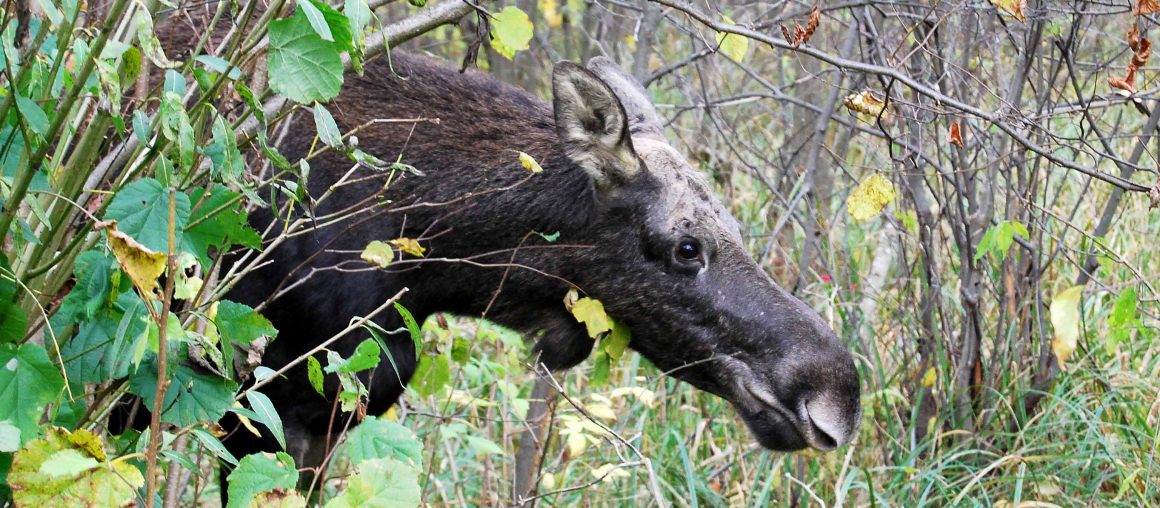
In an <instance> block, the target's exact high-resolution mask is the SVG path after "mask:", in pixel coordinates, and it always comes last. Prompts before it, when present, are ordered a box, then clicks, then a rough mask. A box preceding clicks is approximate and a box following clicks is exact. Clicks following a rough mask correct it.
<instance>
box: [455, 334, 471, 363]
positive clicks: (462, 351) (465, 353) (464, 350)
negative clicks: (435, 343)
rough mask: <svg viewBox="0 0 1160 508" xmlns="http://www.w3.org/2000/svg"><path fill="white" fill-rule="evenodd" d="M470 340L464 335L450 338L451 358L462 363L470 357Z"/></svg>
mask: <svg viewBox="0 0 1160 508" xmlns="http://www.w3.org/2000/svg"><path fill="white" fill-rule="evenodd" d="M470 348H471V341H469V340H467V338H465V337H459V336H456V337H455V338H453V339H451V360H452V361H454V362H455V363H458V364H460V365H464V364H466V363H467V362H468V360H470V359H471V353H470Z"/></svg>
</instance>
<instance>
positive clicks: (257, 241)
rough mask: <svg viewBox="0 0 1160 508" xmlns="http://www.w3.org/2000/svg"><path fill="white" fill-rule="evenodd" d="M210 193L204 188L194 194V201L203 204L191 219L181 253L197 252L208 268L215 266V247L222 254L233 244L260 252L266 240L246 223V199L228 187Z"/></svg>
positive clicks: (184, 236)
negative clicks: (243, 202)
mask: <svg viewBox="0 0 1160 508" xmlns="http://www.w3.org/2000/svg"><path fill="white" fill-rule="evenodd" d="M206 192H207V191H206V190H205V189H203V188H201V187H198V188H195V189H192V190H191V191H190V199H191V200H192V202H194V203H200V204H199V205H198V207H197V209H196V210H194V211H193V212H192V213H191V215H190V217H189V222H188V224H187V225H186V227H185V234H184V235H183V236H182V244H181V250H184V251H187V252H191V253H193V254H194V255H196V256H197V259H198V262H200V263H201V265H202V266H205V267H208V266H210V265H211V264H213V263H212V261H213V260H212V259H210V256H209V251H210V249H211V248H212V249H216V250H217V251H218V252H222V251H224V250H227V249H229V248H230V247H231V246H233V245H241V246H243V247H249V248H251V249H260V248H261V247H262V237H261V235H259V234H258V232H257V231H254V230H253V228H251V227H250V226H249V225H248V223H247V222H246V213H245V211H244V209H243V207H242V205H241V203H242V196H241V195H240V194H238V193H237V192H234V191H232V190H229V189H228V188H226V187H225V186H224V185H214V186H213V189H212V190H211V191H209V192H210V194H209V196H208V197H207V196H206Z"/></svg>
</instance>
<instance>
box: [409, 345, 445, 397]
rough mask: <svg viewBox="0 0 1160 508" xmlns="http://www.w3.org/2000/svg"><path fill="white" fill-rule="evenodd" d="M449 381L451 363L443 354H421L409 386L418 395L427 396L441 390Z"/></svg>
mask: <svg viewBox="0 0 1160 508" xmlns="http://www.w3.org/2000/svg"><path fill="white" fill-rule="evenodd" d="M450 382H451V364H450V362H448V361H447V357H446V356H444V355H438V356H431V355H422V356H421V357H420V358H419V365H418V366H416V367H415V374H414V375H413V376H412V377H411V382H410V384H409V386H411V387H412V388H414V389H415V391H416V392H417V393H418V394H419V396H420V397H429V396H431V395H435V394H437V393H439V392H440V391H441V390H443V387H445V386H447V384H448V383H450Z"/></svg>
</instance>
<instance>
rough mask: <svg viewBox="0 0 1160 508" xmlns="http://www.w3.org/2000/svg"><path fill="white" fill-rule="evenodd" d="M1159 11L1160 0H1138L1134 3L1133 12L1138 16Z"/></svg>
mask: <svg viewBox="0 0 1160 508" xmlns="http://www.w3.org/2000/svg"><path fill="white" fill-rule="evenodd" d="M1157 12H1160V2H1157V1H1156V0H1136V3H1135V4H1134V5H1132V14H1134V15H1136V16H1143V15H1146V14H1155V13H1157Z"/></svg>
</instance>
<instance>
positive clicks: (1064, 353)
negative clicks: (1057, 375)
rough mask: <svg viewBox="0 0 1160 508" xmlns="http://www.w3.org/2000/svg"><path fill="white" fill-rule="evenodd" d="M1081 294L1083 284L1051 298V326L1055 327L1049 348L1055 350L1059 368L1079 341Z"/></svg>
mask: <svg viewBox="0 0 1160 508" xmlns="http://www.w3.org/2000/svg"><path fill="white" fill-rule="evenodd" d="M1082 294H1083V286H1072V287H1069V288H1067V289H1065V290H1063V291H1060V292H1059V294H1057V295H1055V298H1052V299H1051V326H1052V327H1053V328H1055V339H1054V340H1052V341H1051V350H1052V351H1054V352H1055V359H1056V360H1057V361H1058V362H1059V368H1060V369H1062V368H1063V362H1064V361H1066V360H1067V357H1068V356H1071V353H1072V352H1073V351H1075V347H1076V344H1078V343H1079V332H1080V330H1079V298H1080V296H1081V295H1082Z"/></svg>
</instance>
